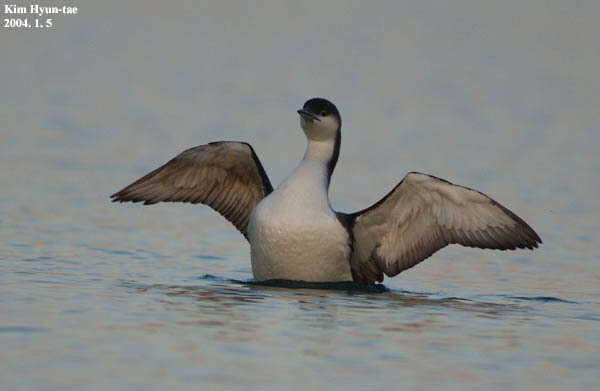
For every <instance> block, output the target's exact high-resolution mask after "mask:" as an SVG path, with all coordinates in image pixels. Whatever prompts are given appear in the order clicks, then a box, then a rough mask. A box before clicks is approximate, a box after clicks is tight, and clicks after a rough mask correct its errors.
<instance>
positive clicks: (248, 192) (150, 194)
mask: <svg viewBox="0 0 600 391" xmlns="http://www.w3.org/2000/svg"><path fill="white" fill-rule="evenodd" d="M298 114H299V115H300V126H301V128H302V130H303V131H304V133H305V135H306V138H307V141H308V142H307V147H306V152H305V153H304V157H303V159H302V160H301V161H300V164H298V166H297V167H296V168H295V169H294V171H293V172H292V173H291V174H290V175H289V176H288V177H287V179H285V180H284V181H283V182H282V183H281V184H280V185H279V186H278V187H277V188H275V189H273V186H272V185H271V182H270V181H269V178H268V176H267V174H266V172H265V169H264V168H263V166H262V164H261V162H260V160H259V159H258V156H257V155H256V153H255V152H254V149H253V148H252V146H250V144H248V143H244V142H237V141H218V142H212V143H209V144H205V145H200V146H197V147H194V148H190V149H188V150H186V151H184V152H182V153H181V154H179V155H178V156H176V157H175V158H173V159H172V160H170V161H169V162H167V163H166V164H164V165H163V166H161V167H159V168H157V169H156V170H154V171H152V172H150V173H149V174H147V175H145V176H143V177H142V178H140V179H138V180H137V181H135V182H133V183H132V184H130V185H129V186H127V187H125V188H123V189H122V190H120V191H118V192H117V193H115V194H113V195H112V196H111V199H112V201H113V202H127V201H132V202H143V203H144V204H145V205H149V204H154V203H157V202H165V201H167V202H189V203H192V204H197V203H202V204H206V205H208V206H210V207H212V208H213V209H214V210H216V211H217V212H218V213H220V214H221V215H222V216H224V217H225V218H226V219H227V220H229V221H230V222H231V223H232V224H233V225H234V226H235V227H236V228H237V229H238V230H239V231H240V232H241V233H242V234H243V235H244V236H245V237H246V239H247V240H248V242H249V243H250V249H251V263H252V274H253V275H254V278H255V280H257V281H266V280H273V279H283V280H295V281H305V282H341V281H355V282H358V283H364V284H373V283H375V281H377V282H382V281H383V276H384V274H385V275H386V276H388V277H393V276H395V275H397V274H398V273H400V272H402V271H403V270H406V269H408V268H411V267H413V266H415V265H416V264H418V263H419V262H421V261H423V260H425V259H426V258H428V257H430V256H431V255H432V254H433V253H435V252H436V251H438V250H440V249H441V248H443V247H445V246H447V245H449V244H455V243H456V244H460V245H463V246H467V247H478V248H486V249H498V250H514V249H517V248H528V249H531V250H532V249H533V248H536V247H538V244H541V243H542V240H541V239H540V237H539V236H538V234H537V233H536V232H535V231H534V230H533V229H532V228H531V227H530V226H529V225H528V224H527V223H526V222H525V221H523V219H521V218H520V217H519V216H517V215H516V214H515V213H513V212H511V211H510V210H509V209H507V208H505V207H504V206H502V205H501V204H500V203H498V202H497V201H495V200H493V199H491V198H490V197H488V196H487V195H485V194H483V193H481V192H479V191H477V190H474V189H470V188H468V187H463V186H459V185H455V184H453V183H450V182H448V181H446V180H444V179H441V178H437V177H435V176H432V175H427V174H422V173H419V172H410V173H408V174H407V175H406V176H405V177H404V178H403V179H402V181H400V183H398V185H396V187H394V188H393V189H392V190H391V191H390V192H389V193H388V194H387V195H386V196H384V197H383V198H382V199H381V200H379V201H377V202H376V203H375V204H373V205H372V206H370V207H368V208H366V209H363V210H361V211H358V212H354V213H342V212H337V211H334V210H333V209H332V208H331V204H330V202H329V194H328V193H329V183H330V181H331V175H332V173H333V170H334V168H335V165H336V163H337V160H338V156H339V153H340V142H341V127H342V119H341V117H340V114H339V112H338V109H337V108H336V106H335V105H334V104H333V103H331V102H330V101H328V100H326V99H323V98H313V99H310V100H308V101H307V102H306V103H305V104H304V106H303V107H302V108H301V109H300V110H298Z"/></svg>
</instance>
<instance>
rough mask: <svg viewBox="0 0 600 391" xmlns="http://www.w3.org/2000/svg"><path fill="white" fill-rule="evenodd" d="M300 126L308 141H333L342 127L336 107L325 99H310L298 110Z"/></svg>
mask: <svg viewBox="0 0 600 391" xmlns="http://www.w3.org/2000/svg"><path fill="white" fill-rule="evenodd" d="M298 114H300V126H301V127H302V130H304V133H305V134H306V137H308V138H309V139H310V140H315V141H323V140H335V139H336V137H338V134H339V132H340V129H341V127H342V119H341V117H340V113H339V112H338V109H337V107H335V105H334V104H333V103H331V102H330V101H328V100H327V99H323V98H312V99H310V100H308V101H306V103H304V106H302V108H301V109H300V110H298Z"/></svg>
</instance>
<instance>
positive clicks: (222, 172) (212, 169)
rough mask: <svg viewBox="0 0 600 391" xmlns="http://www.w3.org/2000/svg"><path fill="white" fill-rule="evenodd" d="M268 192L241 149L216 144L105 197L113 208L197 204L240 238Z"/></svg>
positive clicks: (257, 167) (251, 156) (253, 160)
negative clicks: (217, 216)
mask: <svg viewBox="0 0 600 391" xmlns="http://www.w3.org/2000/svg"><path fill="white" fill-rule="evenodd" d="M272 191H273V186H271V182H270V181H269V178H268V177H267V174H266V173H265V170H264V168H263V166H262V165H261V163H260V160H258V157H257V156H256V154H255V153H254V150H253V149H252V147H251V146H250V144H247V143H241V142H235V141H219V142H214V143H210V144H206V145H200V146H197V147H194V148H190V149H188V150H186V151H184V152H182V153H181V154H179V155H178V156H176V157H175V158H173V159H171V160H170V161H169V162H167V163H166V164H165V165H163V166H162V167H159V168H157V169H156V170H154V171H152V172H151V173H149V174H147V175H145V176H143V177H142V178H140V179H138V180H137V181H135V182H133V183H132V184H130V185H129V186H127V187H125V188H124V189H122V190H120V191H118V192H117V193H115V194H113V195H112V196H111V198H112V200H113V202H117V201H118V202H126V201H132V202H144V205H149V204H154V203H157V202H161V201H168V202H191V203H192V204H197V203H203V204H206V205H209V206H210V207H212V208H213V209H214V210H216V211H217V212H219V213H220V214H221V215H223V216H224V217H225V218H226V219H227V220H229V221H230V222H231V223H233V225H235V226H236V228H237V229H238V230H239V231H240V232H241V233H242V234H244V236H246V228H247V225H248V219H249V217H250V213H252V210H253V209H254V207H255V206H256V204H258V203H259V202H260V200H262V199H263V198H264V197H266V196H267V195H268V194H269V193H271V192H272Z"/></svg>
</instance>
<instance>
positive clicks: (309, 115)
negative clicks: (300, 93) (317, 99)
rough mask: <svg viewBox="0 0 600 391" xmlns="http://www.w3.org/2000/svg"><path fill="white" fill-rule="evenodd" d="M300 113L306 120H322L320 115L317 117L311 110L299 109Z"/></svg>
mask: <svg viewBox="0 0 600 391" xmlns="http://www.w3.org/2000/svg"><path fill="white" fill-rule="evenodd" d="M298 114H300V116H301V117H302V118H304V119H305V120H306V121H321V119H320V118H319V117H317V116H316V115H314V114H313V113H311V112H310V111H306V110H304V109H300V110H298Z"/></svg>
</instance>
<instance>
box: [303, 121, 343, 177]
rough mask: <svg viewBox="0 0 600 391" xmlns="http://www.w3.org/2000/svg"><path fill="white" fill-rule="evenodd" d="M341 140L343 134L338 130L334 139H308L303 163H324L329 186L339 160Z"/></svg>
mask: <svg viewBox="0 0 600 391" xmlns="http://www.w3.org/2000/svg"><path fill="white" fill-rule="evenodd" d="M340 142H341V136H340V133H339V132H338V136H337V137H336V138H335V139H334V140H310V139H309V140H308V144H307V146H306V152H305V153H304V158H303V159H302V163H309V164H318V165H322V166H323V169H325V170H326V175H327V187H329V182H330V180H331V175H332V174H333V169H334V168H335V165H336V163H337V160H338V156H339V153H340Z"/></svg>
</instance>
